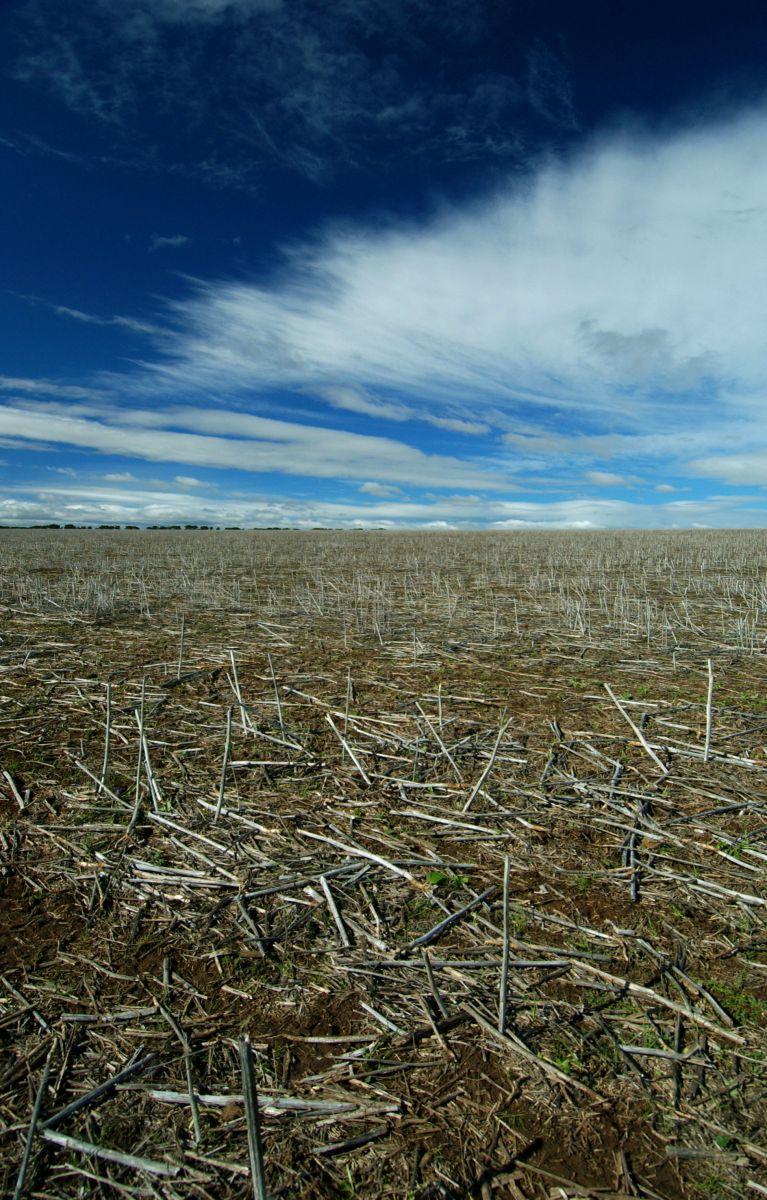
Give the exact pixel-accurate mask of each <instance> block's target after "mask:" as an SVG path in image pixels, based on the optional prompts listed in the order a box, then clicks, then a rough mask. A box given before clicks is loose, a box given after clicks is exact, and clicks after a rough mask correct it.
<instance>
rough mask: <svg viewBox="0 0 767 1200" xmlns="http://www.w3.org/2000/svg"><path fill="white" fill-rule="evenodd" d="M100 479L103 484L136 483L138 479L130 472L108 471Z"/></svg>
mask: <svg viewBox="0 0 767 1200" xmlns="http://www.w3.org/2000/svg"><path fill="white" fill-rule="evenodd" d="M101 478H102V479H103V480H104V482H105V483H138V479H137V478H136V476H135V475H133V474H132V473H131V472H130V471H109V472H108V473H107V474H106V475H102V476H101Z"/></svg>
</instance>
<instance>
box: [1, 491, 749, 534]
mask: <svg viewBox="0 0 767 1200" xmlns="http://www.w3.org/2000/svg"><path fill="white" fill-rule="evenodd" d="M464 499H465V498H464V497H458V498H456V497H452V496H444V497H439V496H435V497H434V498H433V500H431V501H411V500H398V499H396V498H389V499H386V498H382V499H380V500H378V501H376V502H372V503H371V502H368V501H364V500H360V502H359V503H355V502H340V501H337V500H320V499H307V500H299V499H295V498H292V497H282V496H275V495H274V494H270V495H258V494H257V495H248V496H243V495H232V494H230V495H228V496H219V495H209V494H205V493H204V492H203V491H201V490H195V491H194V492H193V493H191V494H190V492H189V491H186V490H183V489H182V490H175V489H173V488H172V487H168V486H167V485H166V486H164V487H162V486H157V487H150V488H146V487H144V488H121V487H119V486H112V487H104V486H90V485H76V484H66V485H64V484H62V485H61V486H56V487H42V488H35V487H32V486H29V485H25V486H23V487H22V486H15V487H5V488H2V487H0V523H3V522H4V523H6V524H7V523H11V524H12V523H25V522H28V521H38V522H45V521H57V522H59V523H65V522H68V521H73V522H79V523H84V524H98V523H101V522H109V523H124V524H136V523H138V524H152V523H154V524H170V523H192V522H194V523H197V524H200V523H202V524H209V525H245V526H247V525H292V526H297V527H299V528H311V527H312V526H314V525H327V526H333V527H337V528H347V529H349V528H376V527H383V528H392V529H394V528H421V529H461V528H464V529H472V528H477V527H482V526H489V527H491V528H494V529H499V530H500V529H533V530H534V529H573V530H577V529H584V530H587V529H623V528H636V527H642V528H649V529H674V528H681V527H696V526H710V527H715V528H731V527H733V526H738V527H740V528H754V527H759V526H762V525H763V524H764V520H765V515H766V514H767V506H765V504H764V503H763V504H762V505H761V506H760V505H759V503H758V502H755V501H754V498H753V497H737V498H734V497H726V496H714V497H710V498H708V499H705V500H697V501H685V502H682V503H679V502H672V503H669V504H659V505H647V504H634V503H629V502H628V501H618V500H585V499H584V500H566V501H558V502H553V503H552V502H532V501H530V502H528V501H507V500H493V499H485V500H482V501H480V502H479V504H478V505H477V506H474V507H469V506H467V505H466V504H465V503H462V501H463V500H464Z"/></svg>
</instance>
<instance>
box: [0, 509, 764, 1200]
mask: <svg viewBox="0 0 767 1200" xmlns="http://www.w3.org/2000/svg"><path fill="white" fill-rule="evenodd" d="M766 652H767V535H766V534H765V533H763V532H760V531H755V532H753V531H748V532H747V531H741V532H732V531H727V532H709V531H695V532H669V533H652V534H651V533H634V532H632V533H534V534H533V533H503V534H458V533H388V532H344V533H340V532H328V531H313V532H305V533H303V532H291V531H276V530H275V531H253V532H246V531H241V532H240V531H208V530H190V531H184V530H180V531H160V530H152V531H149V530H119V531H117V530H115V531H107V530H64V529H62V530H55V529H49V530H15V529H2V530H0V852H1V853H2V858H1V859H0V906H1V908H2V922H1V923H0V1162H2V1163H3V1164H4V1166H3V1167H2V1170H1V1171H0V1179H1V1180H2V1184H3V1187H4V1194H6V1195H14V1194H15V1195H18V1196H21V1195H29V1196H35V1197H41V1198H43V1197H72V1196H88V1197H91V1196H121V1195H125V1196H161V1197H168V1198H173V1197H183V1198H187V1197H189V1198H190V1200H191V1198H193V1197H194V1198H196V1197H200V1198H206V1197H211V1198H214V1197H215V1198H216V1200H218V1198H223V1200H226V1198H228V1197H245V1196H249V1195H254V1194H255V1195H256V1196H258V1195H262V1194H268V1195H271V1196H274V1197H277V1196H283V1197H291V1198H296V1200H303V1198H310V1197H376V1198H378V1197H398V1198H401V1200H427V1198H432V1200H437V1198H438V1197H444V1198H448V1197H453V1198H458V1197H481V1198H486V1197H490V1196H497V1197H511V1198H512V1200H538V1198H541V1200H544V1198H546V1200H549V1198H552V1197H557V1198H561V1200H567V1198H570V1200H575V1198H576V1197H589V1198H596V1197H602V1198H603V1200H608V1198H611V1197H612V1198H613V1200H619V1198H621V1200H622V1198H623V1197H628V1196H636V1197H648V1198H650V1200H653V1198H655V1197H662V1198H664V1200H675V1198H678V1197H687V1196H704V1197H711V1198H712V1200H716V1198H722V1200H725V1198H726V1200H729V1198H730V1197H757V1196H759V1195H765V1194H767V1136H765V1133H764V1128H763V1127H764V1123H765V1114H766V1111H767V1104H766V1103H765V1100H766V1098H767V1078H766V1077H765V1068H764V1064H765V1061H767V1060H766V1059H765V1055H766V1054H767V1034H766V1033H765V1024H767V922H766V920H765V903H766V900H767V888H766V887H765V868H766V867H767V820H766V819H765V818H766V816H767V671H766V670H765V655H766ZM254 1097H255V1100H254Z"/></svg>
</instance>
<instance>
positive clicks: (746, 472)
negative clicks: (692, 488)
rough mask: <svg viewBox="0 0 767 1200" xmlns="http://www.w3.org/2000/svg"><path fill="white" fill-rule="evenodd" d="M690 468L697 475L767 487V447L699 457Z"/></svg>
mask: <svg viewBox="0 0 767 1200" xmlns="http://www.w3.org/2000/svg"><path fill="white" fill-rule="evenodd" d="M690 470H691V471H692V472H693V474H695V475H703V476H708V477H711V478H714V479H723V480H725V482H726V483H732V484H741V485H742V484H757V485H759V486H762V487H767V449H764V450H758V451H755V452H753V453H750V452H749V451H744V452H743V453H742V454H722V455H713V456H712V457H710V458H699V459H696V460H695V461H694V462H692V463H690Z"/></svg>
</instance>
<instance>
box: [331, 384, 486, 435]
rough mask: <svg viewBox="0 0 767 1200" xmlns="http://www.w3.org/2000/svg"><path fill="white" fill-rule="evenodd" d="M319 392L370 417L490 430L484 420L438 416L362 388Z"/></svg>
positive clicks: (475, 432) (455, 428) (467, 430)
mask: <svg viewBox="0 0 767 1200" xmlns="http://www.w3.org/2000/svg"><path fill="white" fill-rule="evenodd" d="M318 394H319V396H320V397H321V398H322V399H323V400H326V401H327V402H328V404H330V405H332V407H333V408H341V409H345V410H346V411H347V412H356V413H363V414H364V415H365V416H367V417H375V418H376V419H377V420H380V421H425V422H426V423H427V424H429V425H434V426H436V427H437V428H438V429H447V430H450V431H451V432H452V433H466V434H470V435H472V436H476V435H479V434H484V433H489V432H490V426H489V425H487V424H486V423H485V422H483V421H467V420H466V419H465V418H464V417H461V416H437V415H436V414H434V413H432V412H429V411H428V409H424V408H420V409H419V408H414V407H413V406H412V405H410V404H403V403H402V402H401V401H398V400H397V401H393V400H382V399H378V398H376V397H375V396H371V395H370V394H369V393H367V392H365V391H363V390H362V389H360V388H351V387H325V388H321V389H319V392H318Z"/></svg>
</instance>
